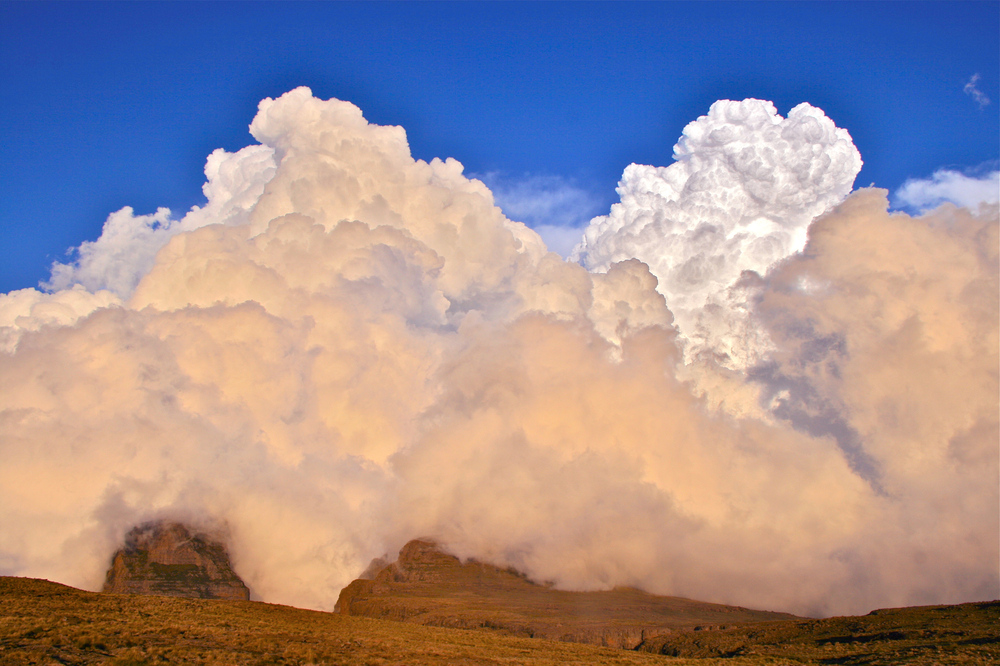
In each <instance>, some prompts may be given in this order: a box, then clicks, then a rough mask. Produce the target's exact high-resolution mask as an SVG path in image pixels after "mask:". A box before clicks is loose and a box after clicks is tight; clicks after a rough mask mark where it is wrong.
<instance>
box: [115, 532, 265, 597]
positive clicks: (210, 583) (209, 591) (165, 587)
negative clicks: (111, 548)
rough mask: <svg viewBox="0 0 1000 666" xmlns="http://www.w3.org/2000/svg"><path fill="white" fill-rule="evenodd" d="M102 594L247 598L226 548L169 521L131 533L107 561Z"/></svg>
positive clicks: (213, 540)
mask: <svg viewBox="0 0 1000 666" xmlns="http://www.w3.org/2000/svg"><path fill="white" fill-rule="evenodd" d="M102 591H103V592H111V593H116V594H156V595H160V596H167V597H190V598H196V599H199V598H200V599H242V600H248V599H249V598H250V590H249V589H248V588H247V586H246V585H245V584H244V583H243V581H242V580H241V579H240V577H239V576H237V575H236V572H235V571H233V567H232V564H231V563H230V561H229V553H228V552H227V551H226V547H225V546H224V545H223V544H222V543H220V542H219V541H218V540H215V539H213V538H212V537H211V536H209V535H206V534H201V533H196V532H192V531H191V530H189V529H188V528H187V527H186V526H184V525H182V524H180V523H174V522H151V523H145V524H143V525H140V526H138V527H135V528H133V529H132V530H131V531H130V532H129V533H128V534H127V535H126V536H125V545H124V546H123V547H122V548H121V549H119V550H118V551H117V552H116V553H115V554H114V557H113V558H112V560H111V568H110V569H108V574H107V578H106V580H105V582H104V588H103V590H102Z"/></svg>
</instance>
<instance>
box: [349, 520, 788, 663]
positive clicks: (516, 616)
mask: <svg viewBox="0 0 1000 666" xmlns="http://www.w3.org/2000/svg"><path fill="white" fill-rule="evenodd" d="M369 574H370V576H371V577H369V578H358V579H357V580H355V581H353V582H351V583H350V584H349V585H348V586H347V587H345V588H344V589H343V590H342V591H341V593H340V597H339V599H338V600H337V605H336V606H335V611H336V612H339V613H341V614H344V615H360V616H365V617H372V618H379V619H389V620H397V621H403V622H412V623H417V624H424V625H430V626H442V627H455V628H463V629H478V628H486V629H490V630H493V631H498V632H501V633H506V634H511V635H518V636H529V637H533V638H548V639H554V640H562V641H570V642H578V643H589V644H593V645H603V646H608V647H617V648H625V649H633V648H636V647H637V646H639V645H640V644H641V643H643V642H644V641H646V640H648V639H651V638H652V637H654V636H658V635H661V634H665V633H671V632H674V631H680V630H685V629H699V630H705V629H719V628H729V627H733V626H736V625H742V624H748V623H756V622H768V621H778V620H790V619H802V618H798V617H797V616H794V615H790V614H788V613H777V612H773V611H760V610H753V609H748V608H743V607H739V606H726V605H723V604H712V603H708V602H701V601H695V600H692V599H684V598H682V597H667V596H658V595H653V594H649V593H647V592H644V591H642V590H638V589H636V588H627V587H619V588H615V589H613V590H607V591H599V592H570V591H565V590H557V589H554V588H552V587H550V586H547V585H540V584H538V583H535V582H532V581H531V580H529V579H528V578H527V577H526V576H525V575H524V574H522V573H520V572H518V571H516V570H514V569H510V568H507V569H504V568H501V567H498V566H495V565H492V564H488V563H484V562H479V561H477V560H467V561H465V562H462V561H461V560H459V558H457V557H455V556H454V555H450V554H448V553H445V552H443V551H442V550H441V549H440V547H439V546H438V545H437V544H436V543H435V542H433V541H431V540H427V539H418V540H413V541H410V542H409V543H407V544H406V545H404V546H403V548H401V549H400V551H399V557H398V558H397V560H396V561H394V562H391V563H385V564H383V565H382V566H381V567H379V566H374V563H373V566H370V567H369Z"/></svg>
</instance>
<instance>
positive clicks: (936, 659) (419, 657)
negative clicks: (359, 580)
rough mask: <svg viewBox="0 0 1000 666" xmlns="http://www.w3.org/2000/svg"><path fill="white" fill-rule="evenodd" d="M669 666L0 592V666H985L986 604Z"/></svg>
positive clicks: (481, 639) (209, 607) (251, 611)
mask: <svg viewBox="0 0 1000 666" xmlns="http://www.w3.org/2000/svg"><path fill="white" fill-rule="evenodd" d="M643 647H644V648H645V649H649V650H652V651H653V652H657V653H658V652H663V651H666V652H668V653H670V654H682V655H688V656H685V657H671V656H665V655H663V654H653V653H648V652H632V651H627V650H617V649H613V648H602V647H597V646H591V645H581V644H578V643H561V642H555V641H548V640H542V639H537V638H522V637H517V636H508V635H502V634H499V633H496V632H493V631H488V630H461V629H448V628H441V627H429V626H422V625H418V624H412V623H405V622H394V621H390V620H375V619H369V618H364V617H349V616H344V615H340V614H334V613H321V612H317V611H306V610H300V609H297V608H290V607H287V606H275V605H271V604H264V603H259V602H253V601H225V600H211V599H178V598H170V597H153V596H142V595H134V596H132V595H117V594H97V593H92V592H83V591H81V590H76V589H73V588H70V587H66V586H64V585H58V584H56V583H50V582H48V581H39V580H33V579H25V578H0V664H4V666H6V665H8V664H10V665H20V664H45V665H46V666H48V665H50V664H109V665H114V666H145V665H149V666H152V665H154V664H168V663H184V664H233V665H236V664H239V665H241V666H242V665H244V664H246V665H251V666H252V665H264V664H273V665H279V664H288V665H292V664H303V665H305V664H316V665H320V664H372V665H378V664H408V665H415V666H419V665H422V664H540V665H543V666H544V665H546V664H551V665H555V664H621V665H632V664H636V665H638V664H645V665H650V664H659V665H660V666H663V665H669V666H693V665H698V666H706V665H708V664H728V665H732V666H751V665H753V666H757V665H762V664H868V665H874V664H898V663H915V664H994V663H1000V604H998V603H996V602H992V603H983V604H963V605H961V606H945V607H933V608H906V609H898V610H892V611H878V612H876V613H873V614H871V615H866V616H863V617H852V618H832V619H828V620H791V621H777V622H767V623H762V624H756V625H746V626H742V627H739V628H736V629H729V630H704V631H682V632H672V633H670V634H667V635H664V636H661V637H658V638H656V639H650V640H648V641H647V642H646V643H645V644H644V646H643Z"/></svg>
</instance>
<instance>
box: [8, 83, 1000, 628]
mask: <svg viewBox="0 0 1000 666" xmlns="http://www.w3.org/2000/svg"><path fill="white" fill-rule="evenodd" d="M807 111H808V110H807ZM809 114H812V117H815V113H814V112H812V111H810V112H809ZM809 114H807V115H809ZM741 122H742V121H741ZM769 122H770V121H769ZM817 123H818V124H819V125H818V126H819V128H820V129H822V128H823V127H824V125H823V124H822V123H821V122H819V121H817ZM776 124H777V123H776ZM806 125H807V126H811V124H810V123H806ZM251 131H252V133H253V136H254V137H255V138H256V139H257V140H258V141H260V142H261V146H262V147H261V148H259V150H261V151H263V150H268V151H272V152H273V160H274V165H275V170H274V173H273V174H271V175H270V177H269V178H268V180H267V182H266V184H264V185H263V187H262V191H261V193H260V195H259V197H258V198H257V200H256V202H255V203H252V204H250V205H247V206H240V210H243V211H245V212H246V214H245V215H243V216H242V218H241V220H240V222H239V223H228V222H226V220H228V218H226V217H225V216H224V215H223V219H221V220H220V222H223V223H218V224H204V225H202V226H200V227H199V228H196V229H193V230H190V231H183V232H178V233H175V234H173V235H172V236H171V237H170V238H169V240H168V241H167V242H166V245H164V246H163V247H162V248H161V249H160V251H159V252H158V253H157V255H156V258H155V263H154V265H153V267H152V269H151V270H150V271H149V272H148V273H147V274H146V275H145V276H144V277H142V278H141V280H140V281H139V283H138V286H137V287H136V288H135V290H134V292H133V293H132V295H131V296H130V298H129V299H128V301H127V302H126V303H125V304H124V305H123V306H120V307H103V308H98V309H94V310H92V311H91V312H90V313H89V314H86V316H83V317H81V318H78V319H75V320H74V321H73V322H72V324H71V325H47V326H40V327H38V328H37V330H34V331H32V332H29V333H25V334H24V335H23V336H22V338H21V340H20V342H19V343H18V344H17V346H16V348H15V349H14V350H13V351H12V352H9V353H5V354H0V374H2V376H3V377H4V382H3V383H2V384H0V433H2V436H0V456H2V459H3V460H4V465H2V466H0V516H2V520H0V571H2V572H3V573H5V574H16V575H28V576H43V577H47V578H51V579H55V580H60V581H63V582H66V583H69V584H74V585H81V586H85V587H91V588H96V587H98V586H99V585H100V583H101V581H102V579H103V575H104V571H105V569H106V567H107V564H108V561H109V559H110V556H111V554H112V552H113V550H114V548H115V547H116V545H117V544H118V543H119V542H120V540H121V538H122V537H123V536H124V534H125V533H126V531H127V530H128V529H129V528H130V527H131V526H133V525H135V524H137V523H140V522H142V521H144V520H148V519H151V518H156V517H169V518H174V519H180V520H185V521H188V522H191V523H194V524H195V525H198V524H208V525H217V524H220V523H221V524H225V525H226V528H227V529H226V532H227V533H228V534H229V538H230V544H229V545H230V548H231V551H232V553H233V558H234V566H235V568H236V570H237V572H238V573H239V574H240V575H241V576H242V577H243V578H244V579H245V580H246V581H247V583H248V584H249V586H250V587H251V589H252V590H253V593H254V594H255V595H256V596H257V597H258V598H262V599H265V600H267V601H273V602H279V603H288V604H294V605H299V606H306V607H312V608H325V609H330V608H332V607H333V604H334V603H335V601H336V599H337V595H338V593H339V591H340V589H341V587H342V586H344V585H346V584H347V583H348V582H350V580H352V579H353V578H354V577H355V576H357V575H358V574H359V573H360V572H361V571H362V570H364V568H365V567H366V566H367V564H368V563H369V561H370V560H371V559H372V558H373V557H377V556H382V555H384V554H392V553H394V552H395V551H396V550H397V549H398V548H399V547H400V546H401V545H402V544H403V543H405V541H406V540H408V539H410V538H413V537H416V536H431V537H435V538H437V539H439V540H440V541H441V542H442V543H443V544H444V545H445V546H446V547H447V548H449V549H451V550H452V551H453V552H455V553H457V554H459V555H461V556H475V557H478V558H481V559H485V560H489V561H493V562H496V563H498V564H506V565H513V566H516V567H518V568H520V569H522V570H523V571H525V572H526V573H527V574H528V575H530V576H532V577H534V578H536V579H538V580H550V581H555V582H556V584H558V585H559V586H561V587H565V588H571V589H598V588H605V587H609V586H614V585H635V586H639V587H642V588H644V589H647V590H649V591H651V592H656V593H663V594H677V595H682V596H687V597H693V598H699V599H706V600H710V601H719V602H729V603H737V604H742V605H750V606H757V607H769V608H775V609H781V610H790V611H797V612H802V613H816V614H823V613H847V612H865V611H867V610H870V609H871V608H873V607H876V606H888V605H904V604H913V603H945V602H952V601H964V600H969V599H978V598H984V597H995V596H996V592H997V587H998V585H1000V583H998V580H997V578H998V577H997V564H998V563H997V549H996V543H997V539H998V536H1000V535H998V524H1000V521H998V516H997V515H996V514H997V506H998V502H997V488H996V485H995V479H996V475H997V452H996V446H995V443H996V437H997V425H996V414H995V406H996V403H997V378H996V373H995V372H993V371H990V368H993V369H994V370H995V366H996V362H997V359H996V357H997V343H996V338H997V330H996V329H997V316H996V309H997V304H996V299H995V298H994V296H995V293H996V289H997V267H996V264H997V257H996V252H995V248H996V239H997V227H998V221H997V213H996V209H995V208H993V209H989V210H988V209H980V211H979V212H978V213H977V214H972V213H969V212H968V211H960V210H957V209H954V208H945V209H941V210H940V211H936V212H935V213H933V214H929V215H927V216H924V217H921V218H913V219H911V218H909V217H907V216H905V215H901V214H896V215H889V214H888V213H887V212H886V206H885V199H884V195H881V194H878V193H874V194H873V193H871V192H862V193H859V194H856V195H854V196H852V197H850V198H849V199H847V201H845V202H844V203H843V204H842V205H841V206H840V207H839V208H837V209H836V210H834V211H833V213H831V214H830V215H828V216H826V217H823V218H820V219H819V220H818V221H817V222H815V224H814V229H815V230H816V231H815V233H811V234H810V238H809V243H808V245H807V246H806V247H805V249H804V251H803V252H802V254H800V255H796V256H794V257H792V258H790V259H788V260H786V262H785V263H782V264H781V265H780V266H779V267H777V268H776V269H774V270H772V271H771V272H770V273H768V274H767V275H762V276H760V278H759V279H758V280H756V281H755V282H753V283H752V284H750V283H748V284H747V285H746V286H745V290H746V291H747V293H751V292H752V294H753V298H752V299H749V300H748V301H747V302H748V303H749V307H752V309H753V311H752V312H751V313H749V314H750V315H752V316H753V317H754V320H755V321H756V322H757V325H759V326H760V327H762V328H763V329H766V330H767V332H768V335H769V336H770V339H771V340H772V341H773V345H774V351H773V353H772V354H770V355H769V356H768V358H767V359H766V360H767V364H766V365H765V364H762V365H759V366H757V368H756V370H755V372H751V373H750V374H749V375H743V374H740V373H738V372H736V371H734V370H732V369H727V368H725V367H723V366H717V367H716V370H717V374H716V375H714V377H716V378H717V379H718V378H720V377H724V378H725V381H723V380H722V379H718V381H715V383H707V382H706V383H703V387H704V386H708V388H706V389H704V392H705V396H702V395H696V394H695V393H694V392H692V390H691V387H692V381H691V380H682V379H681V378H679V375H678V367H679V366H680V365H681V364H682V362H683V356H684V350H683V344H682V342H683V341H682V339H681V338H680V337H679V334H678V331H677V329H676V328H675V327H674V325H673V316H672V314H671V312H670V310H669V309H668V305H669V303H668V301H667V300H666V299H665V298H664V296H663V294H661V293H660V292H659V291H657V278H656V277H655V276H654V274H653V273H652V272H651V271H650V269H649V267H648V266H647V265H646V264H644V263H642V262H640V261H638V260H635V259H632V258H627V257H626V258H625V260H624V261H621V262H611V261H609V262H608V264H607V265H606V266H604V267H603V268H604V269H605V270H604V271H603V272H589V271H587V270H586V269H585V268H584V267H582V266H580V265H578V264H574V263H571V262H566V261H563V260H562V259H561V258H560V257H559V256H558V255H556V254H555V253H552V252H548V251H547V248H546V247H545V245H544V243H543V242H542V240H541V239H540V237H539V236H538V235H537V234H536V233H535V232H534V231H532V230H531V229H530V228H528V227H526V226H524V225H523V224H520V223H519V222H514V221H511V220H508V219H507V218H506V217H505V216H504V215H503V214H502V213H501V211H500V209H498V208H497V207H496V206H495V205H494V199H493V196H492V194H491V192H490V191H489V190H488V189H487V188H486V186H485V185H484V184H483V183H482V182H480V181H477V180H473V179H468V178H466V177H465V176H464V175H463V173H462V171H463V170H462V165H461V164H459V163H458V162H456V161H455V160H452V159H448V160H445V161H441V160H437V159H435V160H432V161H431V162H423V161H421V160H414V159H413V158H412V157H411V155H410V153H409V148H408V145H407V142H406V135H405V132H404V131H403V130H402V129H401V128H398V127H380V126H377V125H372V124H370V123H368V122H367V121H366V120H365V119H364V117H363V116H362V113H361V111H360V110H359V109H358V108H357V107H355V106H353V105H351V104H349V103H347V102H341V101H338V100H319V99H315V98H314V97H313V96H312V95H311V93H310V91H309V90H308V89H304V88H300V89H297V90H294V91H291V92H289V93H287V94H285V95H283V96H282V97H280V98H279V99H274V100H272V99H266V100H264V101H263V102H261V104H260V108H259V112H258V114H257V116H256V118H255V119H254V121H253V124H252V125H251ZM795 131H804V132H806V133H807V134H808V135H809V136H821V135H823V133H822V132H820V131H819V130H817V131H816V132H812V130H809V129H808V127H807V128H806V129H800V130H795ZM795 131H790V134H791V135H792V136H793V137H794V136H795ZM824 131H825V130H824ZM835 134H836V132H834V135H835ZM241 152H242V151H241ZM810 152H811V151H810ZM708 163H709V164H714V163H713V162H708ZM778 172H779V173H784V172H783V171H781V170H780V169H779V170H778ZM810 173H811V172H810ZM692 177H694V176H692ZM805 182H806V187H807V189H808V188H813V189H815V188H814V186H813V185H812V184H810V183H812V181H810V180H808V179H807V180H806V181H805ZM782 196H784V197H785V198H789V199H794V198H795V197H794V196H793V194H792V193H791V191H788V192H785V193H784V194H783V195H782ZM830 196H832V195H830ZM801 199H802V200H803V201H805V202H809V201H813V200H814V199H816V194H815V192H814V191H813V190H810V193H809V194H805V195H802V197H801ZM219 202H220V208H219V210H228V208H226V207H225V206H221V204H222V200H221V199H220V200H219ZM803 205H807V204H803ZM814 205H815V207H816V209H817V210H819V209H820V208H822V207H821V206H820V205H819V204H818V203H816V204H814ZM775 224H776V225H778V226H780V224H779V223H777V222H776V223H775ZM76 291H78V292H81V293H82V292H83V291H84V290H82V288H77V289H76ZM61 293H63V292H57V293H56V294H53V295H52V298H55V297H57V295H58V294H61ZM28 296H30V297H31V298H36V297H35V296H33V295H31V294H29V295H28ZM5 321H6V320H5ZM67 321H69V320H67ZM698 362H699V363H700V364H701V365H700V366H698V367H697V368H695V370H693V371H689V373H690V372H695V373H699V372H702V371H703V370H704V372H703V373H702V374H705V375H706V376H707V373H708V370H705V368H708V367H709V363H711V362H712V361H711V359H708V358H704V357H702V358H699V359H698ZM869 369H870V370H871V371H870V372H869V371H868V370H869ZM726 373H728V374H726ZM952 390H955V391H958V393H956V394H952V393H950V391H952ZM736 394H739V395H740V396H741V397H740V398H739V400H740V401H742V403H746V402H747V399H746V396H748V395H754V396H756V399H757V400H758V406H757V412H758V413H757V414H751V413H750V412H748V413H746V414H743V415H734V410H718V409H715V405H719V404H722V403H724V402H726V400H727V399H728V396H731V395H736ZM991 401H992V407H991V408H988V406H989V405H990V404H991ZM750 402H752V400H751V401H750ZM800 413H801V414H802V415H804V416H798V415H799V414H800ZM816 414H819V415H820V416H822V417H824V418H827V420H828V421H830V422H833V421H834V420H836V421H837V423H839V424H841V425H842V426H843V428H842V429H843V430H844V431H849V432H851V433H853V435H854V437H855V439H854V440H852V441H853V442H854V446H855V448H854V449H850V448H849V447H845V444H844V442H843V441H841V440H840V439H838V435H839V433H840V431H839V430H834V429H830V428H827V429H823V428H820V427H818V425H817V424H819V423H820V420H821V419H819V418H816V419H813V420H812V421H810V420H808V419H807V418H805V417H806V416H812V415H816ZM860 454H863V455H864V456H866V458H865V460H867V461H868V462H869V468H864V469H862V468H861V467H859V465H858V464H857V458H858V455H860ZM871 470H876V471H877V474H878V480H879V484H878V485H877V486H876V484H873V483H872V478H873V477H872V475H871V474H870V473H869V472H870V471H871ZM991 484H992V486H991ZM955 544H960V545H961V547H956V545H955Z"/></svg>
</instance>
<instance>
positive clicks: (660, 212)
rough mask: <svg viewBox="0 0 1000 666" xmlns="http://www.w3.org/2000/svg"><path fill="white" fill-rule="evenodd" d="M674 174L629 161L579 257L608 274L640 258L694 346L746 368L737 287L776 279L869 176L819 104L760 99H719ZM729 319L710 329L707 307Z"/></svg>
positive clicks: (685, 140) (693, 126) (687, 131)
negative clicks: (745, 281) (740, 282)
mask: <svg viewBox="0 0 1000 666" xmlns="http://www.w3.org/2000/svg"><path fill="white" fill-rule="evenodd" d="M674 159H675V162H674V163H673V164H672V165H670V166H668V167H653V166H645V165H640V164H631V165H629V166H628V167H627V168H626V169H625V173H624V174H623V175H622V179H621V182H620V183H619V185H618V194H619V196H620V197H621V203H618V204H615V205H614V206H612V207H611V213H610V214H609V215H606V216H603V217H598V218H595V219H594V220H592V221H591V223H590V225H589V226H588V227H587V229H586V230H585V232H584V236H583V239H582V240H581V242H580V244H579V245H578V246H577V247H576V250H575V252H574V255H573V258H575V259H577V260H579V261H581V262H582V263H583V265H585V266H586V267H587V268H589V269H591V270H596V271H603V270H607V268H608V267H609V266H610V265H611V264H612V263H613V262H615V261H621V260H623V259H627V258H631V257H636V258H638V259H640V260H642V261H644V262H645V263H647V264H648V265H649V267H650V270H652V271H653V274H654V275H656V277H657V278H658V280H659V287H658V288H659V291H660V293H662V294H663V295H664V296H665V297H666V299H667V306H668V307H669V308H670V309H671V311H672V312H673V313H674V316H675V317H676V319H677V326H678V328H679V329H680V331H681V333H682V335H684V336H685V338H687V339H689V340H691V341H692V342H693V343H694V349H695V350H697V349H702V348H708V349H711V350H712V351H715V352H717V353H722V354H726V355H728V356H729V357H730V362H731V363H732V364H734V365H737V366H742V365H745V364H746V363H747V362H748V359H747V355H748V354H749V356H750V357H751V358H750V360H752V359H753V358H755V357H756V354H757V351H758V350H755V349H751V350H741V349H740V348H739V347H740V345H739V341H738V338H739V335H738V334H736V333H732V332H728V331H720V330H719V327H720V325H724V326H723V327H724V328H727V329H731V328H739V326H740V323H741V320H742V319H743V317H742V315H741V314H740V312H739V309H740V308H739V303H738V301H737V303H732V302H731V300H730V298H729V295H728V293H727V292H728V290H729V289H730V287H732V286H733V285H734V283H735V282H736V280H737V279H738V278H739V277H740V275H741V273H743V272H744V271H754V272H756V273H759V274H763V273H764V272H766V270H767V269H768V268H770V267H771V266H772V265H774V264H775V263H776V262H777V261H779V260H780V259H783V258H784V257H787V256H788V255H790V254H792V253H794V252H797V251H799V250H801V249H802V247H803V246H804V245H805V242H806V230H807V229H808V227H809V223H810V222H811V221H812V220H813V218H815V217H816V216H817V215H819V214H820V213H823V212H825V211H827V210H829V209H830V208H831V207H832V206H834V205H835V204H836V203H838V202H839V201H841V200H842V199H843V198H844V197H845V196H846V195H847V193H848V192H850V190H851V186H852V185H853V183H854V177H855V176H856V175H857V174H858V171H860V170H861V156H860V155H859V154H858V151H857V149H856V148H855V147H854V144H853V143H852V141H851V137H850V135H849V134H848V133H847V131H846V130H843V129H838V128H837V127H836V126H835V125H834V124H833V121H831V120H830V119H829V118H827V117H826V115H825V114H824V113H823V112H822V111H821V110H819V109H817V108H815V107H812V106H810V105H809V104H805V103H803V104H800V105H798V106H796V107H795V108H794V109H792V110H791V111H790V112H789V114H788V118H782V117H781V116H780V115H778V113H777V111H776V110H775V108H774V105H773V104H771V103H770V102H765V101H761V100H756V99H746V100H743V101H742V102H732V101H719V102H716V103H715V104H713V105H712V108H711V109H710V110H709V112H708V115H706V116H702V117H701V118H699V119H698V120H696V121H694V122H692V123H690V124H688V126H687V127H685V128H684V134H683V136H682V137H681V139H680V141H678V143H677V145H676V146H674ZM706 306H710V308H709V310H708V312H709V313H712V312H713V311H714V312H715V313H720V312H721V316H720V317H717V319H721V320H722V321H718V322H715V324H714V325H712V326H706V325H704V324H702V323H700V322H699V318H700V317H702V316H703V315H704V314H705V312H706V310H705V308H706Z"/></svg>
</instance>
